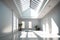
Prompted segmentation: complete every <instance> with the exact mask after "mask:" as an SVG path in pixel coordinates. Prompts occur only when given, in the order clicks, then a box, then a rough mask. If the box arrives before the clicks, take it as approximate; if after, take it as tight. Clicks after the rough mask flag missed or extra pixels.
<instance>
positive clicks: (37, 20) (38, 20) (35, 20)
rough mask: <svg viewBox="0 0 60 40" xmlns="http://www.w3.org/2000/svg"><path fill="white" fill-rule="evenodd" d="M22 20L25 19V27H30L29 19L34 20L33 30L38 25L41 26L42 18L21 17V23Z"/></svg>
mask: <svg viewBox="0 0 60 40" xmlns="http://www.w3.org/2000/svg"><path fill="white" fill-rule="evenodd" d="M22 21H25V28H29V24H28V22H29V21H31V22H32V29H33V30H34V29H35V26H36V25H38V26H39V27H40V28H41V20H40V19H27V18H23V19H22V18H21V19H19V23H21V22H22Z"/></svg>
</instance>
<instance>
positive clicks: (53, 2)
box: [3, 0, 60, 18]
mask: <svg viewBox="0 0 60 40" xmlns="http://www.w3.org/2000/svg"><path fill="white" fill-rule="evenodd" d="M3 1H4V2H5V3H6V4H7V5H8V6H9V7H11V9H13V10H14V11H15V12H16V14H18V15H19V13H20V17H21V16H22V15H21V13H22V10H21V5H20V1H19V0H16V1H17V2H15V1H14V0H3ZM59 1H60V0H49V2H48V3H47V5H46V6H45V7H43V8H42V10H41V11H40V12H39V16H38V17H37V18H43V17H44V16H45V15H46V14H48V12H49V11H51V10H52V9H53V8H54V7H55V6H56V5H57V3H58V2H59ZM16 4H18V5H16ZM34 15H35V14H34Z"/></svg>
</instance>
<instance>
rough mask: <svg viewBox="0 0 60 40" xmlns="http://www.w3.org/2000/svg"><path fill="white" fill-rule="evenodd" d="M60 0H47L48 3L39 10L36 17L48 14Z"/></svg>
mask: <svg viewBox="0 0 60 40" xmlns="http://www.w3.org/2000/svg"><path fill="white" fill-rule="evenodd" d="M59 1H60V0H49V2H48V4H47V5H46V6H45V7H44V8H43V9H42V10H41V11H40V12H39V16H38V18H43V17H44V16H45V15H46V14H48V13H49V12H50V11H51V10H52V9H53V8H54V7H55V6H56V5H57V4H58V2H59Z"/></svg>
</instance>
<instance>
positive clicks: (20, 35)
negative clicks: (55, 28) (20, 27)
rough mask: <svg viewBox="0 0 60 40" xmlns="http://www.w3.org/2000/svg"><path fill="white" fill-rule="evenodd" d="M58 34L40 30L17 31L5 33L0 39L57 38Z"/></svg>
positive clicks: (37, 39) (32, 39) (38, 39)
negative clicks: (9, 33) (10, 33)
mask: <svg viewBox="0 0 60 40" xmlns="http://www.w3.org/2000/svg"><path fill="white" fill-rule="evenodd" d="M59 38H60V36H58V35H56V34H48V33H46V32H42V31H31V30H29V31H19V32H15V33H13V35H7V36H6V37H3V38H0V40H59Z"/></svg>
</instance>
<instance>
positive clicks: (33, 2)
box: [30, 0, 40, 9]
mask: <svg viewBox="0 0 60 40" xmlns="http://www.w3.org/2000/svg"><path fill="white" fill-rule="evenodd" d="M39 2H40V0H30V7H31V8H32V9H34V8H36V7H37V6H38V4H39Z"/></svg>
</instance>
